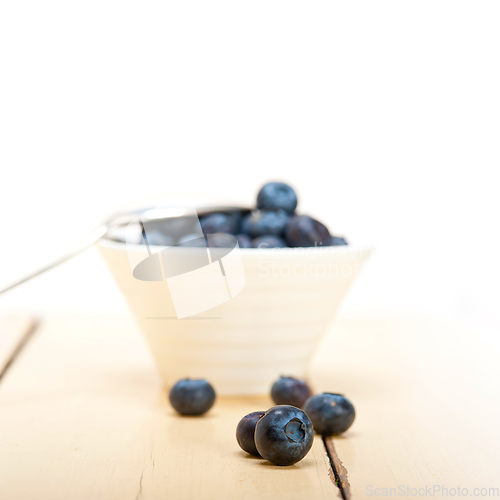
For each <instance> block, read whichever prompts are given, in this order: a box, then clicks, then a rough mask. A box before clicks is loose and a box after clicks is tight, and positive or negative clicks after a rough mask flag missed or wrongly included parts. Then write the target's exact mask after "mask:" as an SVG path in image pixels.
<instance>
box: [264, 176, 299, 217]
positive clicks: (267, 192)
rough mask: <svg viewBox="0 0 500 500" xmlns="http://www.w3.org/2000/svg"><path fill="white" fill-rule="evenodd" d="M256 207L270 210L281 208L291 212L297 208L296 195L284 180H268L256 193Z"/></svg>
mask: <svg viewBox="0 0 500 500" xmlns="http://www.w3.org/2000/svg"><path fill="white" fill-rule="evenodd" d="M257 207H258V208H268V209H271V210H276V209H278V208H281V209H282V210H284V211H285V212H287V213H289V214H292V213H293V211H294V210H295V209H296V208H297V195H296V194H295V191H294V190H293V189H292V188H291V187H290V186H289V185H288V184H285V183H284V182H269V183H267V184H266V185H265V186H263V187H262V188H261V190H260V191H259V194H258V195H257Z"/></svg>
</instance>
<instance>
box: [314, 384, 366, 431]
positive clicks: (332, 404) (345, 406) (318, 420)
mask: <svg viewBox="0 0 500 500" xmlns="http://www.w3.org/2000/svg"><path fill="white" fill-rule="evenodd" d="M304 411H305V412H306V413H307V414H308V415H309V418H310V419H311V421H312V423H313V425H314V430H315V431H316V432H317V433H318V434H321V435H322V436H331V435H333V434H342V433H343V432H345V431H346V430H347V429H349V427H351V425H352V423H353V422H354V418H355V416H356V412H355V410H354V406H353V404H352V403H351V402H350V401H349V400H348V399H347V398H346V397H345V396H343V395H342V394H333V393H330V392H324V393H322V394H317V395H315V396H312V397H310V398H309V399H308V400H307V401H306V404H305V406H304Z"/></svg>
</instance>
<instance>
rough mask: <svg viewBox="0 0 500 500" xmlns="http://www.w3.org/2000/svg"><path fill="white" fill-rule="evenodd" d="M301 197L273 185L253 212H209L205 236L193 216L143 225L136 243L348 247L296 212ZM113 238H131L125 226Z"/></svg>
mask: <svg viewBox="0 0 500 500" xmlns="http://www.w3.org/2000/svg"><path fill="white" fill-rule="evenodd" d="M296 208H297V195H296V193H295V191H294V190H293V189H292V188H291V187H290V186H289V185H288V184H285V183H283V182H269V183H267V184H266V185H264V186H263V187H262V188H261V190H260V191H259V193H258V195H257V207H256V208H255V209H253V210H251V211H250V210H234V209H232V210H229V209H228V210H227V211H218V212H210V213H205V214H204V215H202V216H201V217H200V225H201V229H202V231H203V234H204V236H205V238H203V237H200V235H198V234H193V227H192V220H191V219H190V218H189V217H188V218H184V219H183V218H182V217H180V218H178V220H177V219H160V220H158V221H146V222H144V225H143V228H144V229H145V232H146V236H144V235H143V232H142V230H141V228H139V227H137V231H136V233H137V234H135V233H134V235H132V236H131V235H130V234H129V236H128V238H132V239H129V241H130V242H133V243H138V244H146V243H147V244H148V245H158V246H167V247H168V246H172V245H177V246H181V247H207V246H209V247H212V248H233V247H234V244H235V242H234V239H235V237H236V239H237V240H238V245H239V247H240V248H285V247H320V246H339V245H347V241H346V240H345V239H344V238H341V237H339V236H333V235H331V234H330V231H328V229H327V228H326V226H325V225H324V224H322V223H321V222H319V221H317V220H315V219H313V218H312V217H309V216H308V215H299V214H297V212H296ZM106 237H107V238H108V239H111V240H114V241H119V242H124V241H126V240H127V238H126V237H125V231H124V228H123V227H116V228H113V229H111V230H110V232H108V234H107V236H106Z"/></svg>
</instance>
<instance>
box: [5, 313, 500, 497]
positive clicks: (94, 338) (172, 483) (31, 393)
mask: <svg viewBox="0 0 500 500" xmlns="http://www.w3.org/2000/svg"><path fill="white" fill-rule="evenodd" d="M498 358H499V356H498V352H497V351H495V349H494V348H493V347H492V346H491V345H489V344H488V342H487V340H485V339H483V337H482V336H481V335H479V334H478V332H477V331H475V330H473V329H472V328H471V327H467V326H465V325H463V324H460V323H458V322H449V321H437V320H431V319H427V318H421V317H420V318H419V317H406V318H404V317H403V318H392V319H375V318H371V319H370V318H365V319H356V318H350V319H348V318H345V319H339V320H338V321H337V322H336V323H335V325H334V326H333V328H332V329H331V331H330V333H329V335H328V336H327V337H326V338H325V341H324V343H323V344H322V346H321V348H320V349H319V352H318V355H317V357H316V358H315V362H314V365H313V370H312V375H311V383H312V384H313V386H314V387H315V389H316V390H317V391H323V390H325V391H335V392H342V393H344V394H346V395H347V396H348V397H349V398H350V399H351V400H352V401H353V403H354V405H355V406H356V411H357V417H356V421H355V422H354V424H353V426H352V428H351V429H350V430H349V431H348V432H346V433H345V434H344V435H343V436H341V437H338V438H334V439H333V440H327V441H325V442H323V441H322V439H321V438H320V437H318V436H316V438H315V442H314V446H313V448H312V450H311V452H310V453H309V454H308V455H307V457H306V458H305V459H304V460H303V461H301V462H299V463H298V464H296V465H294V466H291V467H276V466H273V465H271V464H269V463H267V462H265V461H263V460H260V459H256V458H252V457H250V456H248V455H246V454H245V453H243V452H242V451H241V450H240V449H239V447H238V445H237V443H236V440H235V436H234V434H235V428H236V425H237V423H238V421H239V419H240V418H241V417H242V416H243V415H245V414H246V413H249V412H250V411H254V410H260V409H267V408H268V407H270V406H272V404H271V401H270V400H269V399H267V398H262V399H259V398H246V399H237V398H226V399H222V398H219V400H218V401H217V402H216V405H215V406H214V408H213V409H212V410H211V411H210V412H209V413H208V414H207V415H205V416H204V417H198V418H193V417H191V418H186V417H184V418H183V417H180V416H177V415H176V414H175V413H174V411H173V410H172V408H171V407H170V406H169V404H168V402H167V399H166V394H165V392H164V390H163V389H162V388H161V386H160V382H159V378H158V376H157V374H156V371H155V368H154V364H153V361H152V358H151V356H150V354H149V352H148V350H147V347H146V345H145V342H144V340H143V339H142V337H141V335H140V333H139V332H138V330H137V328H136V327H135V325H134V323H133V322H132V321H131V320H130V319H128V318H115V317H79V316H60V317H52V318H47V319H45V320H42V321H40V322H39V324H35V322H33V321H32V320H31V319H30V318H26V317H21V316H19V317H3V318H2V319H1V320H0V373H1V374H2V375H1V378H0V463H1V467H0V499H2V500H24V499H26V500H38V499H41V500H45V499H47V500H58V499H61V500H78V499H82V500H89V499H119V500H128V499H130V500H135V499H175V500H182V499H218V500H220V499H226V498H237V499H238V500H244V499H252V500H254V499H272V500H279V499H285V498H286V499H307V500H314V499H319V498H321V499H323V498H338V497H339V496H343V497H344V498H350V497H352V498H363V497H366V496H374V497H380V496H384V495H385V496H388V495H392V496H397V495H399V496H405V495H406V496H417V495H420V496H426V495H427V496H431V493H433V496H434V497H435V498H445V497H446V496H465V495H464V489H465V488H466V489H467V494H468V495H469V496H475V495H476V493H477V496H488V495H489V496H494V494H495V493H496V495H497V496H498V495H499V493H498V488H499V487H500V433H499V431H498V427H499V425H498V424H499V423H500V393H499V381H500V376H499V375H500V364H499V359H498ZM339 485H340V488H339ZM384 488H386V489H387V490H384ZM445 488H447V489H448V491H447V492H446V491H445V490H444V489H445ZM453 488H455V489H456V488H460V490H461V491H460V492H458V493H457V491H455V495H453V491H451V490H452V489H453ZM476 488H479V489H478V490H476ZM495 488H496V490H495ZM413 489H414V490H413ZM446 493H448V495H447V494H446ZM484 493H486V495H485V494H484ZM403 494H404V495H403Z"/></svg>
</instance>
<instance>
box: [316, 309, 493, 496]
mask: <svg viewBox="0 0 500 500" xmlns="http://www.w3.org/2000/svg"><path fill="white" fill-rule="evenodd" d="M332 333H333V335H330V336H328V337H327V338H326V339H325V342H324V343H323V345H322V346H321V349H320V350H319V353H318V356H317V358H316V362H315V365H314V370H313V377H312V382H313V385H314V387H315V389H316V390H317V391H334V392H340V393H343V394H345V395H347V396H348V397H349V398H350V399H351V400H352V401H353V403H354V405H355V407H356V420H355V422H354V424H353V426H352V427H351V429H349V430H348V431H347V432H346V433H345V434H343V435H342V436H339V437H334V438H333V439H332V440H331V441H332V443H334V445H335V450H336V452H337V454H338V457H340V460H341V461H342V464H343V466H344V467H345V469H346V471H347V476H348V488H347V495H349V494H351V495H352V498H364V497H370V496H372V497H381V496H393V497H394V496H434V497H435V498H445V497H446V496H453V495H454V496H466V495H469V496H474V495H475V492H476V493H477V492H479V493H481V491H482V492H483V493H481V494H484V492H487V493H488V495H490V496H494V495H496V496H497V497H498V496H500V431H499V426H498V422H500V390H499V387H500V385H499V381H500V363H499V358H500V352H499V344H498V341H497V340H496V339H497V338H498V337H494V336H493V335H491V334H488V333H487V332H484V333H483V331H482V330H481V329H479V328H478V329H474V328H472V327H471V326H468V325H466V324H463V323H461V322H459V321H450V320H443V319H436V318H429V317H421V316H400V317H394V318H391V319H387V318H385V319H384V318H366V319H359V318H358V319H355V318H351V319H344V320H340V321H338V322H337V323H336V326H335V328H334V331H333V332H332ZM343 480H344V481H346V478H345V476H344V478H343ZM458 488H460V493H459V492H458ZM476 488H479V490H476ZM485 489H486V490H485ZM465 490H467V492H465Z"/></svg>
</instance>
